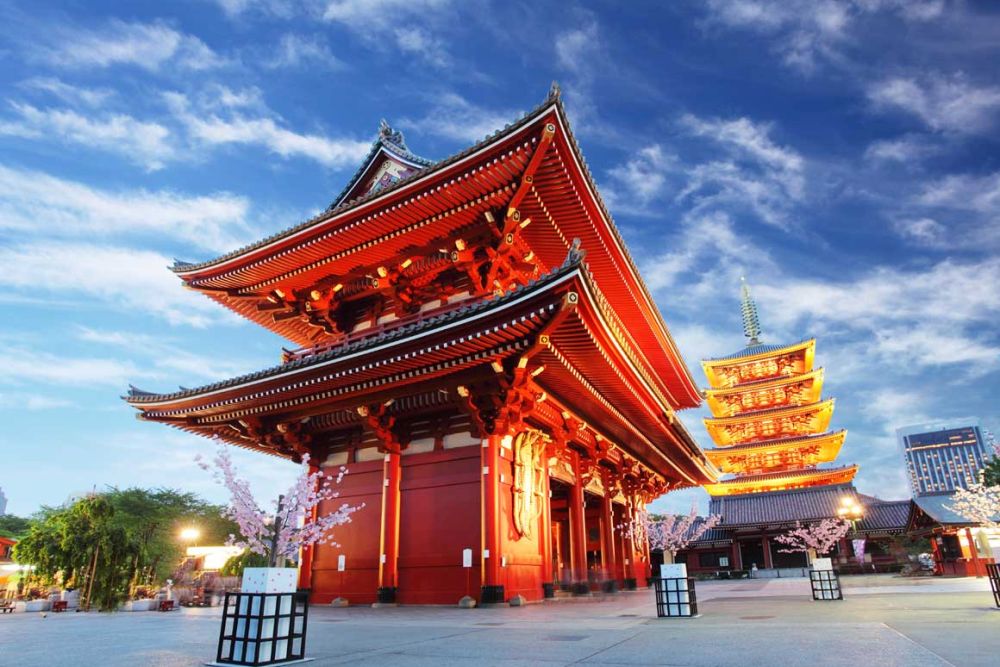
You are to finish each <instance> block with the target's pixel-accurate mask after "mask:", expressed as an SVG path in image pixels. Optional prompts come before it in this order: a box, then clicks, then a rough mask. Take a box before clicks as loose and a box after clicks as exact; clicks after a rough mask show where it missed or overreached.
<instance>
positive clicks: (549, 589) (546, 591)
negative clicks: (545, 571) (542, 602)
mask: <svg viewBox="0 0 1000 667" xmlns="http://www.w3.org/2000/svg"><path fill="white" fill-rule="evenodd" d="M555 596H556V585H555V584H554V583H552V582H551V581H550V582H548V583H544V584H542V597H544V598H554V597H555Z"/></svg>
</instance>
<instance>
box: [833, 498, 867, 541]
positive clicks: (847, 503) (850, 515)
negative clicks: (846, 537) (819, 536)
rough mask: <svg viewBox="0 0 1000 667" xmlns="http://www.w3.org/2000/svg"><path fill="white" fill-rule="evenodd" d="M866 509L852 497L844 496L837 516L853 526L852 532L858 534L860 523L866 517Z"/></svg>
mask: <svg viewBox="0 0 1000 667" xmlns="http://www.w3.org/2000/svg"><path fill="white" fill-rule="evenodd" d="M864 513H865V509H864V508H863V507H862V506H861V504H860V503H859V502H858V501H857V499H856V498H854V497H852V496H844V497H843V498H841V499H840V507H838V508H837V516H839V517H840V518H841V519H844V520H845V521H847V522H849V523H850V524H851V532H853V533H857V532H858V521H860V520H861V517H862V516H864Z"/></svg>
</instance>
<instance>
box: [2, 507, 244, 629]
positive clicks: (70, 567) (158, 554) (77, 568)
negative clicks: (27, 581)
mask: <svg viewBox="0 0 1000 667" xmlns="http://www.w3.org/2000/svg"><path fill="white" fill-rule="evenodd" d="M221 510H222V508H221V507H219V506H217V505H211V504H208V503H205V502H204V501H202V500H201V499H199V498H198V497H197V496H195V495H194V494H190V493H181V492H178V491H174V490H171V489H152V490H149V489H138V488H130V489H124V490H121V489H117V488H111V489H108V490H107V491H105V492H104V493H100V494H93V495H90V496H87V497H85V498H82V499H79V500H76V501H75V502H72V503H70V504H68V505H65V506H63V507H57V508H51V507H46V508H43V509H42V511H41V512H39V513H38V515H36V517H35V518H34V520H33V521H32V524H31V527H30V529H29V530H28V533H27V535H25V537H24V539H22V540H21V541H20V542H18V544H17V545H16V546H15V547H14V557H15V559H17V560H18V562H21V563H25V564H30V565H34V566H35V571H34V574H35V576H37V577H38V578H40V579H42V580H43V581H44V582H46V583H55V584H59V585H61V586H63V587H76V588H80V589H82V591H83V592H84V595H85V594H86V591H87V590H88V589H90V599H91V602H92V603H93V604H95V605H97V606H98V607H99V608H100V609H102V610H113V609H115V608H117V606H118V604H119V602H121V601H122V600H124V599H125V598H126V596H127V595H128V593H129V589H130V588H132V587H134V586H136V585H139V584H147V585H149V584H159V583H160V582H162V581H163V579H164V577H166V576H167V575H169V573H170V571H171V570H172V569H173V568H174V566H175V565H176V564H177V562H178V561H179V560H180V558H181V556H182V555H183V549H184V546H185V545H182V544H181V543H180V541H179V539H178V533H179V531H180V529H181V528H182V527H184V526H190V525H196V526H198V528H199V530H200V532H201V533H202V536H203V537H202V541H203V543H206V544H209V543H214V544H219V543H221V542H222V541H223V540H224V539H225V536H226V535H228V534H229V533H230V532H232V530H233V524H232V523H231V522H229V521H227V520H226V519H224V518H222V517H221V516H220V512H221ZM91 573H93V576H91Z"/></svg>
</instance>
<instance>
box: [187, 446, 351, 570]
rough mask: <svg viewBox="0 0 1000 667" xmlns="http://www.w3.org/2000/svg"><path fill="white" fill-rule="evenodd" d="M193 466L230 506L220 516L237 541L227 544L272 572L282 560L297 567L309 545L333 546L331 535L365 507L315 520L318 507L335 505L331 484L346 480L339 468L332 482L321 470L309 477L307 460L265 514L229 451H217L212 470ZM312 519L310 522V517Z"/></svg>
mask: <svg viewBox="0 0 1000 667" xmlns="http://www.w3.org/2000/svg"><path fill="white" fill-rule="evenodd" d="M195 460H196V461H197V462H198V465H199V466H200V467H201V468H202V469H203V470H207V471H209V472H211V473H212V477H213V479H215V481H216V482H217V483H218V484H220V485H222V486H224V487H225V488H226V489H227V490H228V491H229V505H228V506H227V507H226V510H225V511H224V512H223V515H224V516H226V517H228V518H230V519H232V520H233V521H234V522H235V523H236V525H237V526H239V529H240V535H241V537H242V539H240V538H238V537H237V536H236V535H230V536H229V540H228V541H227V544H228V545H230V546H237V547H242V548H244V549H249V550H250V551H252V552H254V553H257V554H260V555H262V556H265V557H267V559H268V562H269V563H270V565H271V567H276V566H277V564H278V563H279V562H284V561H285V560H291V561H297V560H298V554H299V550H300V549H301V548H302V547H306V546H309V545H312V544H333V545H337V543H336V542H334V541H333V535H332V534H331V532H330V531H331V530H332V529H333V528H334V527H335V526H340V525H343V524H345V523H348V522H349V521H350V520H351V515H352V514H353V513H354V512H357V511H358V510H359V509H361V508H362V507H364V504H363V503H362V504H361V505H355V506H351V505H348V504H347V503H344V504H342V505H341V506H340V507H339V508H338V509H337V510H335V511H333V512H327V513H325V514H323V515H318V514H317V513H316V512H315V510H317V508H318V507H319V505H320V503H322V502H324V501H329V500H334V499H336V498H337V497H338V496H339V493H338V492H337V491H335V490H334V488H333V486H334V484H340V481H341V480H342V479H343V478H344V475H346V474H347V472H348V471H347V468H346V467H344V466H340V469H339V471H338V472H337V475H336V477H332V476H330V475H328V474H327V473H324V472H323V471H322V470H317V471H316V472H310V471H309V455H308V454H306V455H304V456H303V457H302V471H301V472H300V474H299V476H298V477H297V478H296V479H295V482H294V483H293V484H292V486H291V487H289V489H288V491H286V492H285V493H284V494H282V495H281V496H279V497H278V499H277V501H275V502H272V503H271V505H272V508H273V509H272V511H271V512H266V511H264V510H263V509H262V508H261V507H260V505H259V504H258V503H257V501H256V500H255V499H254V497H253V493H252V492H251V491H250V485H249V483H248V482H247V481H246V480H245V479H243V478H241V477H239V476H238V475H237V472H236V468H235V466H234V465H233V460H232V457H230V455H229V449H228V448H227V447H225V446H223V447H220V448H219V451H218V452H217V453H216V455H215V458H214V459H213V460H212V462H211V464H210V463H206V462H205V461H203V460H202V459H201V456H197V457H195ZM314 515H315V516H314Z"/></svg>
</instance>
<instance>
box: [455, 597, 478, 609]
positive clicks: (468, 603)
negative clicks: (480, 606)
mask: <svg viewBox="0 0 1000 667" xmlns="http://www.w3.org/2000/svg"><path fill="white" fill-rule="evenodd" d="M458 606H459V608H461V609H475V608H476V598H474V597H471V596H468V595H466V596H465V597H463V598H462V599H461V600H459V601H458Z"/></svg>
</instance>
